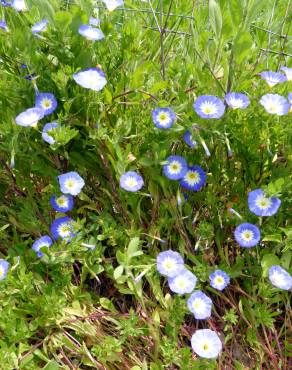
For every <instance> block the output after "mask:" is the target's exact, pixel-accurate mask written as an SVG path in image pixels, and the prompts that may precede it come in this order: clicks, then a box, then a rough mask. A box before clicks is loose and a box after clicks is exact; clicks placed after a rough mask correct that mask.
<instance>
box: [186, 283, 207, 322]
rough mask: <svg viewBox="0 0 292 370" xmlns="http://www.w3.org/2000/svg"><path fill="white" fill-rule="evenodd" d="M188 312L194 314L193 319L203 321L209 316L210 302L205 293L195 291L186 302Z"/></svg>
mask: <svg viewBox="0 0 292 370" xmlns="http://www.w3.org/2000/svg"><path fill="white" fill-rule="evenodd" d="M187 306H188V308H189V310H190V311H191V312H192V313H193V314H194V316H195V319H198V320H204V319H208V318H209V317H210V316H211V311H212V300H211V298H209V297H208V296H207V295H206V294H205V293H203V292H202V291H200V290H196V291H195V292H194V293H193V294H192V295H191V296H190V298H189V299H188V300H187Z"/></svg>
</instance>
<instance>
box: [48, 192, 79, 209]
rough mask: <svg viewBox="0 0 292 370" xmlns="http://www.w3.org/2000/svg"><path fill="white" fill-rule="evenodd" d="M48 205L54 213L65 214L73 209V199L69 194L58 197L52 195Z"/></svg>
mask: <svg viewBox="0 0 292 370" xmlns="http://www.w3.org/2000/svg"><path fill="white" fill-rule="evenodd" d="M50 203H51V206H52V207H53V208H54V210H55V211H57V212H62V213H66V212H69V211H71V210H72V209H73V207H74V198H73V197H72V195H70V194H63V195H61V196H59V197H57V196H56V195H53V196H52V197H51V199H50Z"/></svg>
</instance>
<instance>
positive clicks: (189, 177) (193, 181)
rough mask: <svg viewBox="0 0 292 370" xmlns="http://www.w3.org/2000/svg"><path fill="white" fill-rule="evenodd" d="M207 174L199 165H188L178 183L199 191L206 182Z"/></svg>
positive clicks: (188, 188)
mask: <svg viewBox="0 0 292 370" xmlns="http://www.w3.org/2000/svg"><path fill="white" fill-rule="evenodd" d="M206 178H207V175H206V173H205V171H204V170H203V169H202V168H201V167H200V166H192V167H189V168H188V170H187V172H186V173H185V175H184V177H183V178H182V179H181V180H180V182H179V183H180V185H181V186H182V187H183V188H185V189H187V190H191V191H199V190H200V189H201V188H202V187H203V186H204V185H205V183H206Z"/></svg>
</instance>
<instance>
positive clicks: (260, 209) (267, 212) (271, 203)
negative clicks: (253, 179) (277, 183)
mask: <svg viewBox="0 0 292 370" xmlns="http://www.w3.org/2000/svg"><path fill="white" fill-rule="evenodd" d="M280 205H281V200H280V199H279V198H276V197H267V196H266V195H265V193H264V191H263V190H262V189H256V190H253V191H250V192H249V193H248V208H249V209H250V211H251V212H252V213H254V214H255V215H257V216H273V215H274V214H276V213H277V212H278V209H279V207H280Z"/></svg>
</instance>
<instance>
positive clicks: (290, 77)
mask: <svg viewBox="0 0 292 370" xmlns="http://www.w3.org/2000/svg"><path fill="white" fill-rule="evenodd" d="M280 69H281V70H282V71H283V72H284V73H285V75H286V78H287V81H292V68H288V67H281V68H280Z"/></svg>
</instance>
